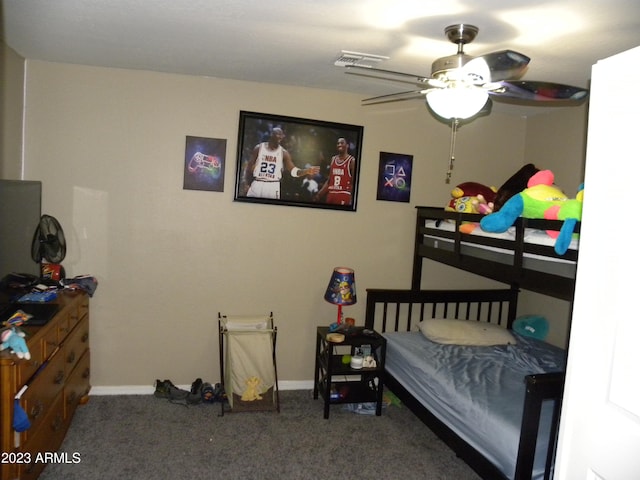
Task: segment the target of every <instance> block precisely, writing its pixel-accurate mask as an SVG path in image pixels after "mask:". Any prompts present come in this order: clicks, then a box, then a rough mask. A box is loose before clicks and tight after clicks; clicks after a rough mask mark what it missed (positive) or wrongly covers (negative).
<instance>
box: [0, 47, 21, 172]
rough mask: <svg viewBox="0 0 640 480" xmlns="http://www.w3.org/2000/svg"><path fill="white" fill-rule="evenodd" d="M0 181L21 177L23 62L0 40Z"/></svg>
mask: <svg viewBox="0 0 640 480" xmlns="http://www.w3.org/2000/svg"><path fill="white" fill-rule="evenodd" d="M0 85H1V87H0V178H4V179H9V180H19V179H20V178H22V177H21V175H22V110H23V102H22V99H23V95H22V92H23V89H24V59H23V58H22V57H20V56H19V55H18V54H17V53H16V52H15V51H13V50H12V49H11V48H9V47H7V46H6V45H5V44H4V42H2V40H0Z"/></svg>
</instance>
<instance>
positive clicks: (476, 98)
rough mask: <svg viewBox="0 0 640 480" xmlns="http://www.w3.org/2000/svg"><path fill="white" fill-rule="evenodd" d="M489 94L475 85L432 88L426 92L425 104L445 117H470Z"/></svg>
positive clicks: (481, 105)
mask: <svg viewBox="0 0 640 480" xmlns="http://www.w3.org/2000/svg"><path fill="white" fill-rule="evenodd" d="M488 98H489V94H488V93H487V92H486V91H484V90H483V89H481V88H477V87H461V86H459V87H452V88H434V89H431V90H429V91H428V92H427V94H426V101H427V105H428V106H429V108H431V110H433V112H434V113H435V114H436V115H438V116H440V117H442V118H446V119H453V118H459V119H461V120H463V119H466V118H471V117H473V116H474V115H475V114H477V113H478V112H479V111H480V110H482V107H484V105H485V103H487V99H488Z"/></svg>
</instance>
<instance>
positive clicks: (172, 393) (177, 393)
mask: <svg viewBox="0 0 640 480" xmlns="http://www.w3.org/2000/svg"><path fill="white" fill-rule="evenodd" d="M169 383H170V385H169V387H168V390H169V396H168V397H167V398H168V399H169V400H172V401H186V399H187V397H188V396H189V392H188V391H187V390H182V389H181V388H178V387H176V386H175V385H174V384H173V383H171V382H169Z"/></svg>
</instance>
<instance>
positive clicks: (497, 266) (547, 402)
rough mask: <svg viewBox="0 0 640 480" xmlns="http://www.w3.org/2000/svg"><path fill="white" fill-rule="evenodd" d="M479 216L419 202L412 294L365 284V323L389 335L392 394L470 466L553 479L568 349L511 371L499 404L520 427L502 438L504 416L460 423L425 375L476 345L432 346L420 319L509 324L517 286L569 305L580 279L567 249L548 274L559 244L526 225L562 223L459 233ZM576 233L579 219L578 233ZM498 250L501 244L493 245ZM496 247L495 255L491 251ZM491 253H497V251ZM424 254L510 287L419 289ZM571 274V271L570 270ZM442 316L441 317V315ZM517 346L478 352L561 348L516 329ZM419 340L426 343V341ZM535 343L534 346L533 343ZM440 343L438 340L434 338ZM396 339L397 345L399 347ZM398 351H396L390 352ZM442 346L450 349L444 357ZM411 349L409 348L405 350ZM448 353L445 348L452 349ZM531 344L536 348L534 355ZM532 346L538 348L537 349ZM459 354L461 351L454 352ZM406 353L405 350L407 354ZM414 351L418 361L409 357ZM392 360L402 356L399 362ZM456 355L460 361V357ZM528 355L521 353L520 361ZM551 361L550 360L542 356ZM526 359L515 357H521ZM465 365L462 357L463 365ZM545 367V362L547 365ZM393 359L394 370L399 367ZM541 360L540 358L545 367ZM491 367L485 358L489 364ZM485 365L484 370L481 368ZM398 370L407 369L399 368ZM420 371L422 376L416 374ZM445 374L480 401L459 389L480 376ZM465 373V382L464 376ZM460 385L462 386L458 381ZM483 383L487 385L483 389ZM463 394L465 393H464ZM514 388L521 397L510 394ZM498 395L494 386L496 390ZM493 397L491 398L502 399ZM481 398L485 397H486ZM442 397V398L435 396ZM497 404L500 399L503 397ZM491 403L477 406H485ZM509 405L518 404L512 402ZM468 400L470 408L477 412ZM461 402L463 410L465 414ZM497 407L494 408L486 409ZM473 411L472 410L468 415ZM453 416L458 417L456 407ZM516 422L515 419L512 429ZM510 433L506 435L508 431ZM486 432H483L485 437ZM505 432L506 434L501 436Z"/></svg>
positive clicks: (486, 474) (512, 478)
mask: <svg viewBox="0 0 640 480" xmlns="http://www.w3.org/2000/svg"><path fill="white" fill-rule="evenodd" d="M480 219H481V216H479V215H469V214H459V213H455V212H446V211H444V210H443V209H442V208H434V207H418V208H417V221H416V234H415V235H416V237H415V239H416V241H415V250H414V265H413V278H412V288H411V289H410V290H383V289H368V290H367V306H366V317H365V327H366V328H371V329H375V330H377V331H378V332H380V333H383V334H384V335H385V336H386V337H387V356H386V358H387V362H386V371H385V375H384V384H385V386H386V387H388V388H389V389H390V390H391V391H392V392H393V393H395V394H396V395H397V396H398V397H399V398H400V399H401V400H402V402H403V403H404V404H405V405H406V406H407V407H408V408H410V409H411V410H412V411H413V412H414V413H415V414H416V416H418V418H420V419H421V420H422V421H423V422H424V423H425V424H426V425H427V426H428V427H430V428H431V429H432V430H433V431H434V432H435V433H436V434H437V435H438V436H439V437H440V438H441V439H442V440H443V441H445V443H447V444H448V445H449V447H450V448H452V450H454V451H455V452H456V454H457V455H458V456H459V457H460V458H462V459H463V460H464V461H465V462H467V463H468V464H469V465H470V466H471V467H472V468H473V469H474V470H475V471H476V472H477V473H478V474H479V475H480V476H481V477H482V478H483V479H486V480H497V479H500V480H524V479H527V480H529V479H534V478H535V479H550V478H552V475H553V463H554V455H555V446H556V438H557V432H558V425H559V417H560V405H561V400H562V390H563V385H564V369H565V365H564V363H563V362H564V361H565V359H566V356H565V354H564V352H563V351H561V350H560V349H557V350H558V352H555V353H554V352H552V353H554V354H555V358H556V359H558V358H560V357H561V360H557V362H556V363H555V364H552V363H549V364H548V365H546V366H545V367H544V368H543V367H542V366H540V367H539V366H537V365H536V366H535V368H531V370H530V371H528V370H527V368H529V365H525V367H523V369H522V370H521V371H518V372H520V373H522V372H525V373H523V374H522V375H521V376H518V375H520V373H515V375H516V376H515V377H514V378H512V379H511V380H512V381H511V382H510V386H509V387H508V388H507V389H506V390H505V391H506V392H507V393H505V394H504V396H503V397H502V398H503V399H504V400H506V403H505V404H503V405H502V406H500V407H498V409H497V410H505V411H506V410H509V411H510V413H509V415H510V416H511V418H510V419H509V422H510V423H511V424H516V423H517V425H515V428H511V427H510V429H505V430H504V432H505V434H504V435H502V431H501V430H500V428H502V427H503V423H502V422H503V421H504V419H502V418H501V417H500V415H502V412H501V411H499V412H498V413H497V414H498V417H496V418H493V417H491V418H486V419H483V422H477V421H474V420H475V419H474V417H471V421H469V420H470V419H469V418H467V419H466V420H465V418H464V417H462V418H461V419H459V421H458V423H456V421H455V420H453V421H452V420H451V418H449V417H448V416H447V414H446V413H445V414H443V413H442V408H443V407H441V406H438V404H437V402H439V403H440V404H442V405H444V410H445V411H446V410H450V411H455V410H456V407H455V406H452V405H449V403H451V398H449V399H448V400H445V401H443V399H446V398H447V395H449V393H448V391H446V390H442V389H441V390H438V388H441V387H439V386H438V385H439V384H438V385H435V386H433V385H431V384H432V382H433V383H435V381H434V380H432V379H427V378H426V377H422V376H419V375H423V370H424V371H427V370H428V368H424V369H423V367H422V365H427V364H428V363H431V362H432V360H431V359H432V358H435V357H439V356H449V355H450V352H451V351H456V349H460V350H461V351H462V355H461V356H463V357H468V358H473V361H470V362H469V363H470V364H473V362H475V361H476V360H475V358H476V357H475V355H476V351H475V350H474V348H475V347H467V346H466V345H435V346H434V345H433V343H434V342H431V341H429V339H425V338H424V335H421V332H420V331H419V328H418V327H419V326H420V329H421V328H422V327H421V325H424V324H426V323H427V322H429V321H430V319H458V320H466V321H470V322H473V323H476V324H478V323H480V324H482V325H486V324H494V325H500V326H502V327H505V328H506V329H508V330H510V329H511V328H512V326H513V322H514V320H515V318H516V311H517V298H518V293H519V291H520V289H527V290H531V291H535V292H538V293H541V294H545V295H551V296H553V297H555V298H560V299H563V300H567V301H572V299H573V290H574V282H575V280H574V279H575V262H576V260H577V251H569V252H567V254H566V256H564V258H562V260H563V262H562V263H563V265H561V270H560V271H558V269H557V268H556V267H552V268H551V269H550V270H546V269H545V267H544V265H545V262H547V261H548V263H549V264H551V263H554V264H555V263H556V261H557V260H558V258H559V257H560V256H559V255H557V254H556V253H555V252H554V250H553V246H548V245H537V244H528V243H527V242H525V237H527V232H528V231H529V230H528V229H533V228H541V229H549V230H558V229H559V228H560V226H561V222H549V221H531V220H524V219H519V220H518V222H517V223H516V225H515V226H514V229H513V230H514V231H513V232H511V234H512V235H513V239H510V238H490V237H484V236H481V235H469V234H462V233H460V231H459V226H460V225H461V224H462V223H463V222H479V220H480ZM444 220H446V221H448V222H450V223H452V224H453V228H451V226H449V229H448V231H447V230H442V229H441V228H439V225H436V224H437V223H439V222H442V221H444ZM575 231H576V232H578V231H579V225H578V227H577V228H576V230H575ZM485 247H488V248H489V251H490V252H491V254H490V255H486V254H484V253H479V251H480V250H482V249H485ZM495 249H497V250H495ZM494 250H495V251H494ZM494 253H497V254H498V255H499V258H495V257H494ZM425 258H428V259H432V260H435V261H437V262H441V263H445V264H448V265H451V266H454V267H457V268H460V269H462V270H466V271H469V272H472V273H475V274H478V275H482V276H484V277H488V278H491V279H493V280H496V281H499V282H503V283H506V284H508V286H509V288H505V289H499V290H498V289H493V290H457V291H445V290H421V289H420V287H421V279H422V268H423V267H422V263H423V260H424V259H425ZM572 272H573V273H572ZM437 321H440V320H437ZM406 338H410V344H411V343H414V344H415V346H416V348H417V349H418V350H417V353H416V352H410V350H411V348H413V347H412V346H411V345H409V346H405V344H403V343H399V342H398V341H396V340H397V339H400V340H402V341H405V339H406ZM514 338H516V339H517V343H518V346H514V345H506V346H502V345H499V346H497V347H490V348H489V349H486V348H485V349H484V350H482V347H480V352H481V353H480V355H481V356H482V355H485V353H486V352H487V351H496V352H498V353H499V354H500V355H506V356H507V357H509V358H511V357H510V356H512V355H516V356H518V355H520V353H519V348H521V347H522V349H523V350H527V352H526V353H525V354H523V355H529V354H531V355H532V358H533V360H532V361H534V363H535V361H536V360H535V358H536V357H535V355H538V354H540V355H541V356H544V355H547V353H546V352H544V353H540V352H542V350H541V351H540V352H538V351H537V350H536V349H538V347H540V346H541V345H544V346H543V347H541V348H547V347H549V349H550V350H553V349H554V348H555V347H553V346H550V345H548V344H544V342H540V341H538V340H535V339H531V338H526V337H521V336H518V335H515V336H514ZM420 342H422V343H420ZM535 342H538V343H537V344H536V343H535ZM436 343H437V342H436ZM394 344H397V345H396V346H395V347H394ZM427 347H428V348H436V349H437V350H435V351H434V352H432V351H431V350H428V352H429V353H424V354H423V353H421V352H422V349H423V348H427ZM394 348H395V350H394ZM440 348H443V349H445V351H446V353H443V352H442V351H441V350H439V349H440ZM405 349H406V350H407V351H408V352H409V353H408V354H405V353H404V350H405ZM446 349H449V350H446ZM534 350H535V352H534ZM532 352H534V353H532ZM457 354H458V352H457V351H456V355H457ZM405 355H406V356H405ZM411 355H413V357H411ZM420 355H423V356H424V357H425V358H422V359H419V361H422V362H423V363H422V364H414V363H412V362H415V359H414V357H416V358H417V357H418V356H420ZM394 357H395V358H396V361H395V364H394ZM455 358H460V357H455ZM523 358H524V357H523ZM545 358H546V357H545ZM523 361H524V362H526V361H529V358H528V357H527V358H525V359H524V360H522V359H521V358H520V357H518V359H517V361H516V362H515V363H522V362H523ZM458 363H460V362H458ZM506 363H507V365H506V369H507V370H508V371H509V374H510V375H514V372H513V371H511V370H514V367H513V365H509V364H508V362H506ZM542 363H544V362H542ZM405 364H409V365H411V367H410V368H411V369H413V370H412V371H410V372H409V374H408V379H407V372H406V371H404V365H405ZM394 365H395V366H394ZM541 365H542V364H541ZM486 366H487V364H485V367H486ZM493 366H494V360H493V359H492V360H491V361H490V362H489V364H488V367H489V368H488V369H489V370H490V371H492V372H493V375H494V376H495V377H494V378H498V377H499V378H502V376H503V375H504V373H503V371H502V370H500V371H497V370H496V371H494V370H492V369H493ZM434 368H435V370H438V371H441V370H442V371H446V370H447V368H448V367H447V365H444V366H443V365H440V364H438V365H437V367H434ZM483 368H484V367H483ZM400 370H403V371H402V372H401V371H400ZM416 372H419V373H416ZM449 375H450V376H449V379H448V380H447V379H446V378H445V379H444V380H443V382H444V383H445V384H449V383H452V382H453V383H454V384H456V386H455V387H453V388H451V391H456V389H458V388H459V389H460V390H461V391H460V392H457V391H456V393H451V395H457V394H460V395H461V396H463V397H469V398H472V397H474V395H475V393H473V392H471V393H469V392H466V391H462V390H464V389H465V388H466V386H467V384H468V383H472V382H470V381H467V380H466V379H467V378H469V376H471V377H473V376H474V373H471V374H469V373H467V372H464V373H459V374H458V373H457V372H456V373H455V374H451V373H450V374H449ZM459 378H462V379H465V380H464V381H459ZM456 382H457V383H456ZM425 385H430V386H433V390H434V391H435V392H436V393H435V394H434V395H433V396H434V397H436V400H435V401H436V404H435V405H434V404H433V403H429V402H430V401H431V402H433V401H434V399H433V398H432V399H431V400H430V399H429V394H428V392H425V389H424V388H423V387H424V386H425ZM483 388H484V387H483ZM465 392H466V393H465ZM514 392H515V393H514ZM494 393H495V392H494ZM496 395H497V394H494V395H493V397H491V400H490V401H493V399H495V398H496ZM481 396H482V395H479V397H481ZM438 397H440V398H438ZM498 403H499V402H498ZM486 407H487V405H484V406H481V407H479V408H480V409H481V410H482V409H483V408H484V409H487V408H486ZM512 407H513V408H512ZM472 408H476V407H471V406H469V407H468V409H469V410H470V411H472V410H471V409H472ZM466 409H467V407H466V406H465V407H461V408H460V410H466ZM487 410H491V409H487ZM467 414H468V412H467ZM454 415H457V414H455V413H454ZM479 423H483V424H486V425H491V424H496V425H498V430H497V432H498V433H496V432H493V436H491V433H490V432H485V431H482V428H481V427H478V424H479ZM512 427H513V425H512ZM507 432H508V434H507ZM481 435H485V437H484V439H483V438H477V437H481ZM501 437H504V439H502V440H498V439H500V438H501Z"/></svg>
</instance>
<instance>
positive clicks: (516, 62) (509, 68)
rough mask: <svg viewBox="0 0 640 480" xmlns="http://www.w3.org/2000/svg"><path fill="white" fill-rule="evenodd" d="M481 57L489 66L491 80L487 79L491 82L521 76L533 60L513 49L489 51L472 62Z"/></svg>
mask: <svg viewBox="0 0 640 480" xmlns="http://www.w3.org/2000/svg"><path fill="white" fill-rule="evenodd" d="M479 59H482V60H484V61H485V62H486V64H487V66H488V67H489V71H490V72H491V80H487V81H491V82H498V81H500V80H509V79H512V78H519V77H520V76H522V74H523V73H524V72H525V70H526V69H527V65H529V62H530V61H531V59H530V58H529V57H527V56H526V55H523V54H522V53H518V52H514V51H513V50H501V51H499V52H493V53H487V54H486V55H482V56H480V57H476V58H474V59H473V60H471V62H473V61H475V60H479ZM471 62H469V63H471Z"/></svg>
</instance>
